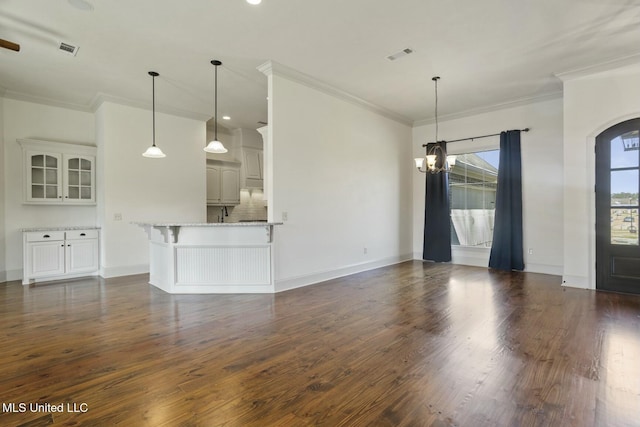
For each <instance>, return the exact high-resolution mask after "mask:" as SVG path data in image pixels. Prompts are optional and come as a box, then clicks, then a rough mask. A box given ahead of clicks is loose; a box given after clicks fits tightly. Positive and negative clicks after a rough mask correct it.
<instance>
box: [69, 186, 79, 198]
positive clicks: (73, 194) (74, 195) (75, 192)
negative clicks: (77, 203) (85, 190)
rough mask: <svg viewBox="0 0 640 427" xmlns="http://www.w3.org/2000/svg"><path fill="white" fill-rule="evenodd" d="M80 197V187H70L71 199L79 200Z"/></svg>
mask: <svg viewBox="0 0 640 427" xmlns="http://www.w3.org/2000/svg"><path fill="white" fill-rule="evenodd" d="M79 195H80V189H79V188H78V187H69V198H70V199H78V198H80V197H79Z"/></svg>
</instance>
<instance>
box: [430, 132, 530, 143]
mask: <svg viewBox="0 0 640 427" xmlns="http://www.w3.org/2000/svg"><path fill="white" fill-rule="evenodd" d="M512 130H519V131H520V132H529V128H524V129H512ZM505 132H509V131H505ZM501 133H502V132H501ZM498 135H500V134H499V133H492V134H491V135H481V136H472V137H470V138H460V139H453V140H451V141H439V142H459V141H468V140H470V139H471V140H473V139H480V138H489V137H490V136H498ZM427 144H434V143H433V142H427ZM427 144H422V146H423V147H426V146H427Z"/></svg>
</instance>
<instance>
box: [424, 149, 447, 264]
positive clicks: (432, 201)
mask: <svg viewBox="0 0 640 427" xmlns="http://www.w3.org/2000/svg"><path fill="white" fill-rule="evenodd" d="M434 145H435V144H428V145H427V152H430V150H431V149H432V147H433V146H434ZM438 145H440V147H441V148H442V151H443V152H444V153H445V154H446V152H447V143H446V142H444V141H443V142H439V143H438ZM438 157H440V156H438ZM441 165H442V163H441V159H440V160H439V163H438V164H436V166H438V167H440V166H441ZM426 175H427V177H426V180H427V183H426V186H425V204H424V240H423V245H422V259H424V260H428V261H436V262H448V261H451V220H450V210H449V175H448V174H447V173H445V172H439V173H435V174H432V173H429V172H427V173H426Z"/></svg>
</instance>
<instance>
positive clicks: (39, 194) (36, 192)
mask: <svg viewBox="0 0 640 427" xmlns="http://www.w3.org/2000/svg"><path fill="white" fill-rule="evenodd" d="M31 197H33V198H35V199H42V198H44V185H32V186H31Z"/></svg>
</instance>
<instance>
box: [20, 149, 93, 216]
mask: <svg viewBox="0 0 640 427" xmlns="http://www.w3.org/2000/svg"><path fill="white" fill-rule="evenodd" d="M18 142H19V143H20V145H21V146H22V150H23V158H24V165H23V168H24V179H23V185H24V202H25V203H28V204H67V205H68V204H76V205H93V204H95V203H96V147H91V146H87V145H78V144H66V143H61V142H49V141H39V140H32V139H20V140H18Z"/></svg>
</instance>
